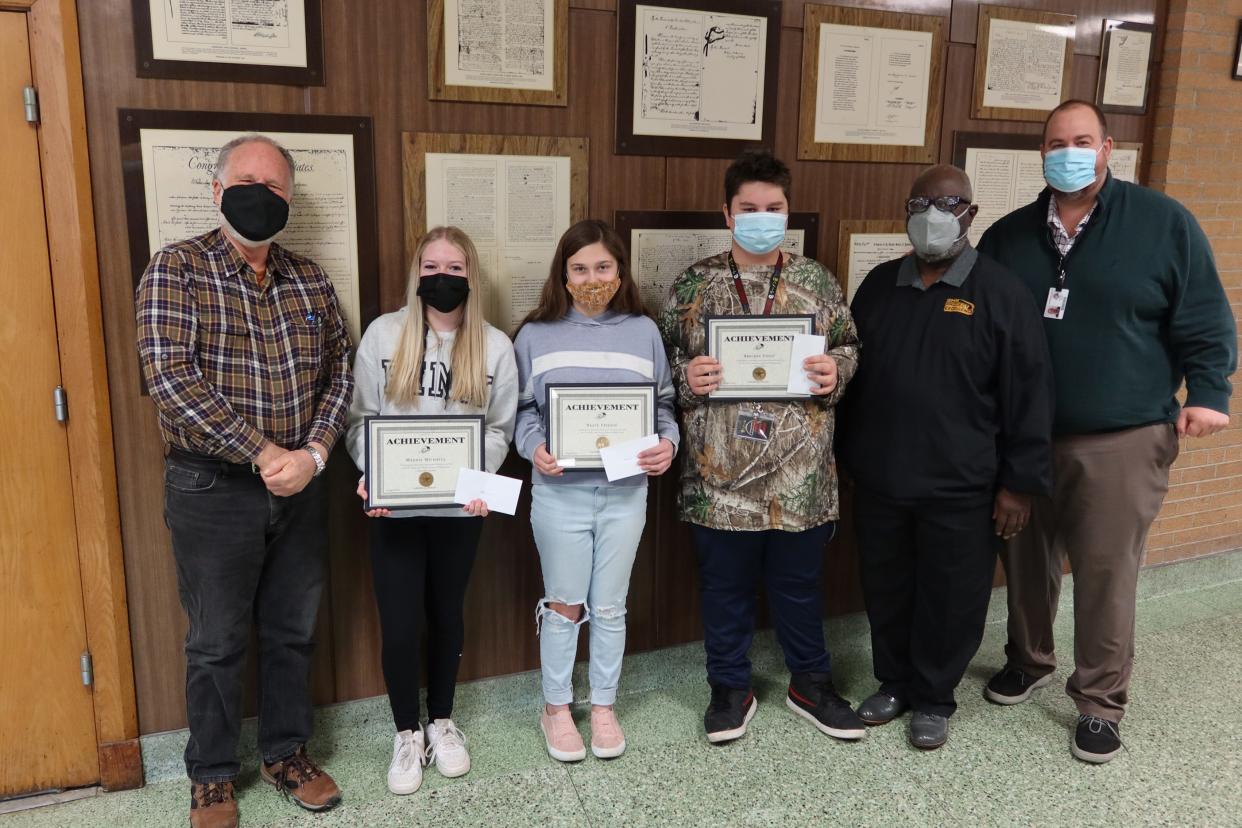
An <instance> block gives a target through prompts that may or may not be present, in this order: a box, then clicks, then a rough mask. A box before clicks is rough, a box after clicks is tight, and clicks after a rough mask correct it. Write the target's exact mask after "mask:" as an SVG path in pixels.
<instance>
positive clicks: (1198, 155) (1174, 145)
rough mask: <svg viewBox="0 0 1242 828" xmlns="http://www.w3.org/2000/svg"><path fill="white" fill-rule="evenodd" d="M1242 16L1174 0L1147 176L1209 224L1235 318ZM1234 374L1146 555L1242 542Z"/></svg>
mask: <svg viewBox="0 0 1242 828" xmlns="http://www.w3.org/2000/svg"><path fill="white" fill-rule="evenodd" d="M1240 18H1242V0H1171V2H1170V7H1169V18H1168V25H1167V29H1166V32H1167V38H1166V39H1165V44H1164V55H1163V60H1162V61H1161V63H1160V64H1159V66H1160V69H1159V75H1158V78H1157V81H1156V87H1155V90H1154V92H1155V96H1154V100H1155V104H1156V117H1155V124H1154V127H1153V130H1154V134H1153V136H1152V141H1151V148H1152V149H1151V170H1150V172H1149V176H1148V179H1149V183H1150V184H1151V186H1152V187H1155V188H1156V189H1159V190H1163V191H1164V192H1166V193H1168V194H1169V195H1170V196H1172V197H1173V198H1176V199H1177V200H1178V201H1180V202H1182V203H1183V204H1185V205H1186V207H1187V208H1189V209H1190V211H1191V212H1192V213H1194V215H1195V217H1196V218H1197V219H1198V220H1199V223H1200V224H1201V225H1202V226H1203V230H1204V232H1206V233H1207V236H1208V238H1209V239H1210V240H1211V243H1212V249H1213V251H1214V252H1215V254H1216V264H1217V267H1218V268H1219V269H1220V276H1221V281H1222V282H1223V283H1224V285H1225V290H1226V292H1227V293H1228V295H1229V301H1230V303H1231V304H1232V306H1233V311H1234V318H1235V319H1242V81H1238V80H1233V78H1232V77H1231V70H1232V65H1233V60H1234V54H1235V51H1234V50H1235V47H1236V45H1237V38H1238V21H1239V19H1240ZM1239 327H1242V324H1240V325H1239ZM1234 383H1235V385H1234V396H1233V406H1232V412H1231V413H1232V424H1231V426H1230V428H1228V429H1226V430H1225V431H1223V432H1221V433H1220V434H1217V435H1215V436H1213V437H1209V438H1207V439H1198V440H1194V439H1185V440H1183V441H1182V453H1181V457H1180V458H1179V459H1178V461H1177V465H1175V466H1174V467H1173V472H1172V477H1171V479H1170V485H1169V496H1168V498H1166V500H1165V503H1164V509H1163V510H1162V511H1161V513H1160V517H1159V519H1157V521H1156V523H1155V525H1154V526H1153V527H1152V530H1151V537H1150V539H1149V541H1148V563H1167V562H1169V561H1177V560H1183V559H1186V558H1192V557H1196V556H1199V555H1206V554H1210V553H1212V552H1219V551H1222V550H1226V549H1236V548H1238V547H1242V378H1239V377H1235V378H1234Z"/></svg>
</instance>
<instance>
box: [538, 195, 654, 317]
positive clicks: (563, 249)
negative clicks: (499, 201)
mask: <svg viewBox="0 0 1242 828" xmlns="http://www.w3.org/2000/svg"><path fill="white" fill-rule="evenodd" d="M597 243H598V244H602V245H604V248H605V249H606V250H607V251H608V253H609V254H610V255H611V256H612V257H613V258H614V259H616V260H617V278H618V279H620V280H621V286H620V287H619V288H618V289H617V295H616V296H614V297H612V301H611V302H609V303H608V309H609V310H612V311H615V312H617V313H645V311H644V309H643V299H642V296H641V295H640V294H639V292H638V285H637V284H636V283H635V282H634V278H633V276H631V275H630V257H629V255H628V254H627V253H626V252H625V243H624V242H623V241H622V240H621V236H620V235H619V234H618V233H617V231H616V230H613V229H612V227H610V226H609V225H608V223H607V222H605V221H600V220H599V219H586V220H585V221H580V222H578V223H577V224H575V225H574V226H572V227H570V228H569V229H568V230H566V231H565V235H563V236H561V240H560V241H559V242H557V245H556V252H555V253H554V254H553V255H552V266H551V267H550V268H549V269H548V280H547V281H546V282H544V283H543V292H542V293H541V294H540V295H539V305H538V307H536V308H535V309H534V310H533V311H531V312H530V313H529V314H527V316H526V318H525V319H523V320H522V325H525V324H526V323H528V322H555V321H557V320H558V319H563V318H564V316H565V314H567V313H569V309H570V308H571V307H573V304H574V300H573V297H572V296H570V295H569V291H568V290H566V288H565V284H566V282H568V281H569V278H568V275H567V266H568V263H569V260H570V259H571V258H572V257H573V256H574V255H575V254H576V253H577V252H578V251H579V250H581V249H582V248H584V247H587V246H589V245H592V244H597ZM521 327H522V326H521V325H519V326H518V330H521Z"/></svg>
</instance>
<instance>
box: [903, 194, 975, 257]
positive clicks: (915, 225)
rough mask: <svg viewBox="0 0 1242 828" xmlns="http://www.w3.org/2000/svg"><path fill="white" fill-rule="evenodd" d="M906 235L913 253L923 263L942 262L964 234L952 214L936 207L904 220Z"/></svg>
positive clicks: (960, 225)
mask: <svg viewBox="0 0 1242 828" xmlns="http://www.w3.org/2000/svg"><path fill="white" fill-rule="evenodd" d="M906 235H908V236H909V237H910V244H912V245H913V246H914V252H915V253H916V254H917V255H918V257H919V258H920V259H923V260H924V261H937V260H943V259H944V258H945V257H946V256H947V255H948V254H949V253H950V252H952V250H953V245H955V244H957V243H958V242H959V241H961V240H962V239H963V238H965V236H966V234H965V233H963V232H962V224H961V222H960V221H959V220H958V217H957V216H955V215H954V214H953V213H946V212H945V211H944V210H941V209H940V208H938V207H928V208H927V209H926V210H924V211H923V212H921V213H915V214H914V215H912V216H910V218H909V219H907V220H906Z"/></svg>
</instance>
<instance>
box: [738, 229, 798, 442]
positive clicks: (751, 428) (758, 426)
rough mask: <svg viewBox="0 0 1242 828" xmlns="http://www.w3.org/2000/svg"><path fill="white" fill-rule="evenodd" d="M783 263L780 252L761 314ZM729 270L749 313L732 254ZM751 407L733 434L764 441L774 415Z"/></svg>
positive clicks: (773, 297) (773, 295)
mask: <svg viewBox="0 0 1242 828" xmlns="http://www.w3.org/2000/svg"><path fill="white" fill-rule="evenodd" d="M784 264H785V254H784V253H780V254H778V255H777V257H776V267H775V268H774V269H773V270H772V281H771V282H770V283H769V284H768V299H767V302H765V303H764V306H763V315H764V316H770V315H771V313H772V305H773V303H775V301H776V287H777V285H779V284H780V281H781V268H782V267H783V266H784ZM729 270H730V271H732V273H733V289H734V290H736V291H737V298H738V299H739V300H740V301H741V303H742V310H743V311H744V312H745V313H746V314H747V315H750V314H751V309H750V300H749V299H747V298H746V287H745V286H744V285H743V284H742V274H741V273H739V272H738V269H737V263H736V262H735V261H733V254H732V253H730V254H729ZM751 405H752V406H753V409H752V410H751V411H742V412H739V413H738V415H737V422H736V423H735V425H734V427H733V436H734V437H736V438H737V439H739V440H750V441H752V442H756V443H766V442H768V441H769V440H771V439H772V432H773V431H775V430H776V417H774V416H772V415H771V414H765V413H764V412H763V409H762V408H761V407H760V405H759V403H751Z"/></svg>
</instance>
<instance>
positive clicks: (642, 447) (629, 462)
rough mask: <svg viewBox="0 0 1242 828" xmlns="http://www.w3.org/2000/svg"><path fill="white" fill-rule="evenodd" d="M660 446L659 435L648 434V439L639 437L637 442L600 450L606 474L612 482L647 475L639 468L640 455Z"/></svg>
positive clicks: (632, 441)
mask: <svg viewBox="0 0 1242 828" xmlns="http://www.w3.org/2000/svg"><path fill="white" fill-rule="evenodd" d="M659 444H660V435H659V434H648V435H647V436H646V437H639V438H638V439H637V440H630V441H629V442H625V443H621V444H620V445H616V446H609V447H608V448H602V449H600V450H599V457H600V459H601V460H603V461H604V474H606V475H608V480H609V481H610V482H611V481H613V480H621V479H622V478H625V477H633V476H634V475H636V474H646V472H645V471H643V470H642V469H640V468H639V467H638V453H639V452H640V451H646V450H647V449H649V448H655V447H656V446H658V445H659Z"/></svg>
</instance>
